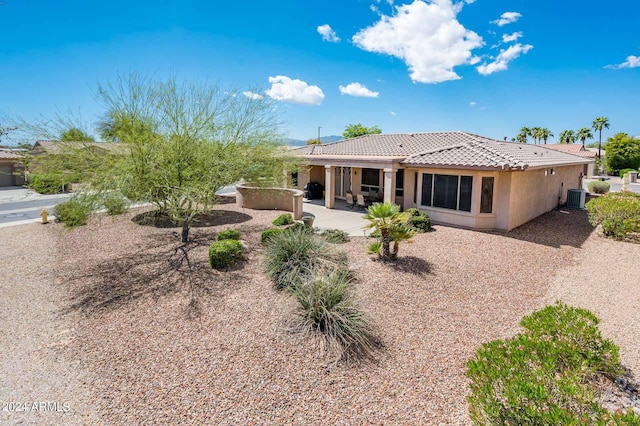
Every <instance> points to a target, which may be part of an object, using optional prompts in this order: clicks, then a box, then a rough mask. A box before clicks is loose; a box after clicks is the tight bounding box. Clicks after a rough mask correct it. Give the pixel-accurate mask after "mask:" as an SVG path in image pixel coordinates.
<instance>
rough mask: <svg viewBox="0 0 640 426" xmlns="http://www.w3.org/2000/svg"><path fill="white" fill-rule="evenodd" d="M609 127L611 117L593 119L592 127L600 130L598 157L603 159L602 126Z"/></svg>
mask: <svg viewBox="0 0 640 426" xmlns="http://www.w3.org/2000/svg"><path fill="white" fill-rule="evenodd" d="M603 127H604V128H605V129H608V128H609V119H608V118H607V117H598V118H596V119H595V120H593V123H591V128H592V129H593V130H597V131H598V132H600V137H599V138H598V158H599V159H601V160H602V156H601V155H600V151H601V150H602V128H603Z"/></svg>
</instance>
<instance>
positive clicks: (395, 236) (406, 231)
mask: <svg viewBox="0 0 640 426" xmlns="http://www.w3.org/2000/svg"><path fill="white" fill-rule="evenodd" d="M415 235H416V231H415V230H413V229H410V228H409V227H408V226H407V225H404V224H403V225H394V226H392V227H391V228H389V237H390V238H391V241H393V253H391V258H392V259H393V260H395V259H397V258H398V249H399V248H400V243H401V242H402V241H406V242H408V243H412V242H413V241H411V239H412V238H413V237H415Z"/></svg>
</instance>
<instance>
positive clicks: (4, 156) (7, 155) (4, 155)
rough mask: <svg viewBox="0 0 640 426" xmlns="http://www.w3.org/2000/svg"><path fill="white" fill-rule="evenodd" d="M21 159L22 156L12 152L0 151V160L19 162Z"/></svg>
mask: <svg viewBox="0 0 640 426" xmlns="http://www.w3.org/2000/svg"><path fill="white" fill-rule="evenodd" d="M22 157H23V156H22V155H20V154H16V153H14V152H10V151H2V150H0V160H20V159H22Z"/></svg>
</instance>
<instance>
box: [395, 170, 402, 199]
mask: <svg viewBox="0 0 640 426" xmlns="http://www.w3.org/2000/svg"><path fill="white" fill-rule="evenodd" d="M403 195H404V170H403V169H399V170H398V171H397V172H396V197H402V196H403Z"/></svg>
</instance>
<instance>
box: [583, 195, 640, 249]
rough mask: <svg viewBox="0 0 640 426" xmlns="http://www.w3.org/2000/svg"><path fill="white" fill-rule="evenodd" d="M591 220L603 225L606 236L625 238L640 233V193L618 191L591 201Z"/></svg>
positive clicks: (593, 223) (595, 224)
mask: <svg viewBox="0 0 640 426" xmlns="http://www.w3.org/2000/svg"><path fill="white" fill-rule="evenodd" d="M586 208H587V210H588V211H589V222H590V223H591V224H592V225H593V226H598V225H602V232H603V233H604V235H606V236H610V237H615V238H620V239H623V238H625V237H627V236H629V234H635V233H640V194H635V193H633V192H618V193H612V194H606V195H604V196H602V197H598V198H595V199H593V200H591V201H589V202H588V203H587V205H586Z"/></svg>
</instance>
